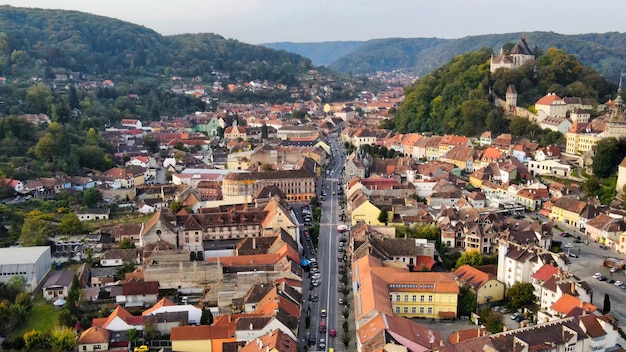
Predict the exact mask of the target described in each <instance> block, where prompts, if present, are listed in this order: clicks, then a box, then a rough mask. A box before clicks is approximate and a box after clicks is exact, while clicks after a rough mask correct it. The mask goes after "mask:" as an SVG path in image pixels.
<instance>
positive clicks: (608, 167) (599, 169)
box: [593, 137, 623, 178]
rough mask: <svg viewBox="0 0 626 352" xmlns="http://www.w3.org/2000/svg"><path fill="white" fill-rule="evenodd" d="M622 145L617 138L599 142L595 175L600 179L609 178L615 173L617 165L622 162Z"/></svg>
mask: <svg viewBox="0 0 626 352" xmlns="http://www.w3.org/2000/svg"><path fill="white" fill-rule="evenodd" d="M619 148H620V143H619V142H618V140H617V139H616V138H613V137H609V138H603V139H601V140H600V141H598V144H596V146H595V148H594V151H595V157H594V158H593V173H594V175H596V176H598V177H599V178H605V177H609V175H611V174H612V173H613V172H615V170H616V168H617V165H619V163H620V162H621V161H622V160H621V159H622V158H623V155H622V154H621V153H620V150H619Z"/></svg>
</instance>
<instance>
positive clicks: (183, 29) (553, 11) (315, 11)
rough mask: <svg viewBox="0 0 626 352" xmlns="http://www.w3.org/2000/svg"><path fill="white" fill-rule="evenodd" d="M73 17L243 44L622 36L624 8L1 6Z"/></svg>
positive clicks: (225, 0)
mask: <svg viewBox="0 0 626 352" xmlns="http://www.w3.org/2000/svg"><path fill="white" fill-rule="evenodd" d="M0 4H3V5H12V6H19V7H39V8H54V9H66V10H77V11H82V12H89V13H92V14H96V15H101V16H107V17H114V18H118V19H121V20H124V21H128V22H132V23H135V24H140V25H143V26H146V27H148V28H151V29H153V30H155V31H157V32H159V33H161V34H164V35H167V34H179V33H202V32H211V33H216V34H219V35H222V36H224V37H226V38H234V39H237V40H240V41H243V42H246V43H251V44H259V43H266V42H278V41H292V42H321V41H332V40H368V39H374V38H389V37H404V38H416V37H439V38H461V37H465V36H468V35H480V34H491V33H508V32H522V31H525V32H531V31H553V32H557V33H563V34H578V33H590V32H602V33H603V32H615V31H617V32H626V1H624V0H610V1H609V0H593V1H589V0H317V1H302V0H174V1H172V0H0Z"/></svg>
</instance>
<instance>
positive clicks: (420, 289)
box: [352, 255, 459, 326]
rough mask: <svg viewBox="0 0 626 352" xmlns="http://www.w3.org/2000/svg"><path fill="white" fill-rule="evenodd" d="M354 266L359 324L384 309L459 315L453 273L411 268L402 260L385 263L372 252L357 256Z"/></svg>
mask: <svg viewBox="0 0 626 352" xmlns="http://www.w3.org/2000/svg"><path fill="white" fill-rule="evenodd" d="M352 270H353V280H354V281H355V283H356V285H355V287H357V289H356V292H355V294H354V297H355V318H356V320H357V326H361V325H362V324H364V323H366V322H367V321H369V320H370V319H371V318H373V317H374V316H375V314H381V313H387V314H396V315H399V316H402V317H407V318H414V317H423V318H435V319H444V318H445V319H452V318H456V312H457V298H458V294H459V287H458V286H457V284H456V282H455V281H454V276H453V275H452V273H443V272H411V271H409V270H408V268H407V267H406V265H404V264H402V263H391V262H384V263H383V262H382V261H381V260H380V259H377V258H375V257H373V256H371V255H368V256H365V257H362V258H359V259H357V260H356V263H355V265H353V269H352Z"/></svg>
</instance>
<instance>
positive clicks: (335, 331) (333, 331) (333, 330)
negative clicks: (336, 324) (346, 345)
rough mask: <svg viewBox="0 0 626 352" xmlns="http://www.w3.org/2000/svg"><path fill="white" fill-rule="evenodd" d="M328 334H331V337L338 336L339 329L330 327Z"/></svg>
mask: <svg viewBox="0 0 626 352" xmlns="http://www.w3.org/2000/svg"><path fill="white" fill-rule="evenodd" d="M328 335H329V336H330V337H335V336H337V330H335V329H330V331H329V332H328Z"/></svg>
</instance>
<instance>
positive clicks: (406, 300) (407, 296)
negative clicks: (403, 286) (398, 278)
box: [389, 294, 433, 302]
mask: <svg viewBox="0 0 626 352" xmlns="http://www.w3.org/2000/svg"><path fill="white" fill-rule="evenodd" d="M411 298H412V301H413V302H417V295H412V297H411ZM425 298H426V296H424V295H420V302H426V301H425ZM389 299H390V300H391V301H392V302H400V295H398V294H397V295H396V300H395V301H394V300H393V296H392V295H389ZM408 301H409V295H404V302H408ZM432 301H433V295H428V302H432Z"/></svg>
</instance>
